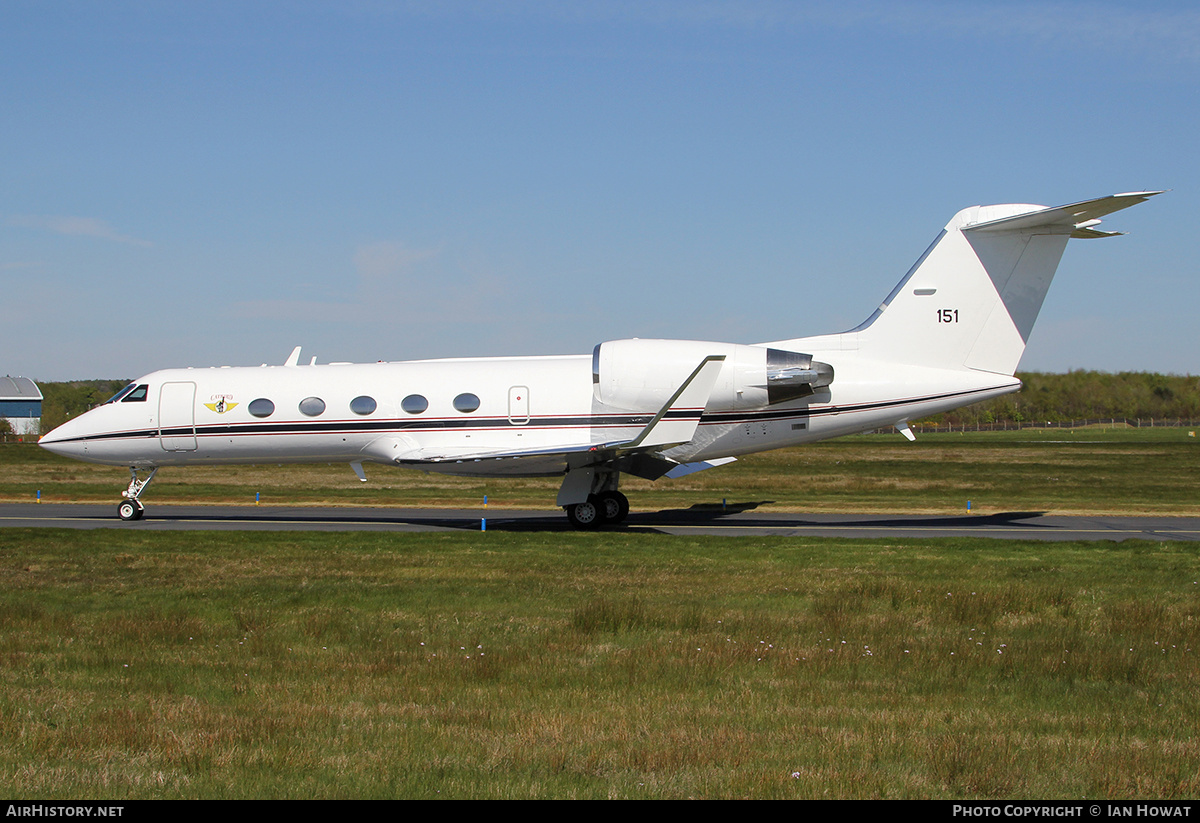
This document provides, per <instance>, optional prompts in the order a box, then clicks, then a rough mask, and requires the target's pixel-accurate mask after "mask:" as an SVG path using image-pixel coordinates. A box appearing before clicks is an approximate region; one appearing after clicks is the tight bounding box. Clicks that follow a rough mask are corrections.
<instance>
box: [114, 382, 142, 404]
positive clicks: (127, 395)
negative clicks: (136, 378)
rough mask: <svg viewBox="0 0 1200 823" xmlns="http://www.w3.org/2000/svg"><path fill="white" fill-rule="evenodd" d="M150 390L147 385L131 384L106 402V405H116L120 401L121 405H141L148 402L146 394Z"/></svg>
mask: <svg viewBox="0 0 1200 823" xmlns="http://www.w3.org/2000/svg"><path fill="white" fill-rule="evenodd" d="M149 390H150V387H149V386H148V385H147V384H145V383H143V384H141V385H140V386H139V385H138V384H137V383H130V384H129V385H128V386H126V387H125V388H123V389H121V390H120V391H119V392H117V393H116V394H114V395H113V396H112V397H110V398H109V399H108V400H105V401H104V405H105V406H107V405H108V404H109V403H116V402H118V401H120V402H121V403H141V402H144V401H145V400H146V394H147V393H148V392H149Z"/></svg>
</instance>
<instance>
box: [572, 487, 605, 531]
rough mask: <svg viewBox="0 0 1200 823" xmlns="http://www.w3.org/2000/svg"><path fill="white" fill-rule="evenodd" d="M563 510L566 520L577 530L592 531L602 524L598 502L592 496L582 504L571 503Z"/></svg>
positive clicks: (602, 518) (601, 513) (601, 512)
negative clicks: (565, 512) (565, 513)
mask: <svg viewBox="0 0 1200 823" xmlns="http://www.w3.org/2000/svg"><path fill="white" fill-rule="evenodd" d="M563 508H565V509H566V510H567V519H568V520H570V521H571V525H572V526H574V527H575V528H577V529H594V528H596V527H597V526H599V525H600V524H601V523H603V522H604V514H603V510H602V509H601V507H600V501H599V499H597V497H596V495H594V494H593V495H591V496H590V497H588V499H587V500H585V501H584V502H582V503H572V504H571V505H570V506H564V507H563Z"/></svg>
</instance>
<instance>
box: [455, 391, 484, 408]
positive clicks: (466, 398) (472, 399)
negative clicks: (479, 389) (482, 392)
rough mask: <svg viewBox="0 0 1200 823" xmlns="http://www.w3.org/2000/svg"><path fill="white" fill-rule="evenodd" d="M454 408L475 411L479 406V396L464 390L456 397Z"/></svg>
mask: <svg viewBox="0 0 1200 823" xmlns="http://www.w3.org/2000/svg"><path fill="white" fill-rule="evenodd" d="M454 408H456V409H458V410H459V411H460V412H473V411H475V410H476V409H477V408H479V398H478V397H476V396H475V395H473V394H471V393H470V392H464V393H463V394H460V395H459V396H458V397H456V398H454Z"/></svg>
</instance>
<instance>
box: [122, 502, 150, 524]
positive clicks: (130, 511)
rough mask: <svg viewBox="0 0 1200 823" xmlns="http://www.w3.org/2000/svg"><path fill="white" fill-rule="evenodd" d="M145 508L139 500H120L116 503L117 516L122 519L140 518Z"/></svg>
mask: <svg viewBox="0 0 1200 823" xmlns="http://www.w3.org/2000/svg"><path fill="white" fill-rule="evenodd" d="M145 513H146V508H145V507H144V506H143V505H142V503H141V501H140V500H122V501H121V502H120V503H118V504H117V516H118V517H120V518H121V519H122V520H141V519H142V515H143V514H145Z"/></svg>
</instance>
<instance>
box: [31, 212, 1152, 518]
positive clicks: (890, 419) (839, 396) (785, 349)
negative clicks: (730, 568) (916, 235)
mask: <svg viewBox="0 0 1200 823" xmlns="http://www.w3.org/2000/svg"><path fill="white" fill-rule="evenodd" d="M1160 193H1161V192H1132V193H1127V194H1116V195H1112V196H1110V197H1102V198H1099V199H1096V200H1087V201H1084V202H1082V203H1075V204H1072V205H1068V206H1060V207H1058V208H1047V207H1045V206H1030V205H998V206H974V207H971V208H968V209H964V210H963V211H960V212H959V213H958V214H956V215H955V216H954V219H952V220H951V221H950V222H949V223H948V224H947V225H946V228H945V229H944V230H943V231H942V232H941V234H939V235H938V237H937V238H936V239H935V240H934V241H933V244H932V245H931V246H930V247H929V249H928V250H927V251H926V252H925V253H924V254H923V255H921V257H920V259H919V260H917V262H916V264H915V265H914V266H913V267H912V268H911V269H910V270H909V272H908V273H907V274H905V275H904V277H903V278H902V279H901V280H900V283H899V284H898V285H897V286H896V288H894V289H893V290H892V293H891V294H889V295H888V296H887V298H886V299H884V301H883V302H882V303H881V304H880V305H879V308H877V309H875V311H874V313H873V314H871V316H870V317H868V318H867V319H866V321H864V322H863V323H862V324H861V325H859V326H857V327H855V328H853V329H850V330H849V331H846V332H842V333H841V334H829V335H822V336H818V337H802V338H797V339H794V340H780V341H776V342H770V343H759V344H756V345H740V344H735V343H710V342H702V341H693V340H638V339H634V340H613V341H609V342H606V343H601V344H600V345H598V346H596V348H595V349H594V350H593V351H592V353H591V355H590V356H588V355H579V356H554V357H487V358H462V359H448V360H418V361H408V362H395V363H371V364H351V363H330V364H328V365H320V366H319V365H317V364H316V358H313V359H312V362H310V363H309V364H308V365H302V364H301V363H300V349H299V347H297V348H296V349H295V350H294V351H293V352H292V354H291V356H290V357H288V359H287V361H286V362H285V363H284V364H283V365H281V366H267V365H264V366H261V367H257V368H255V367H240V368H231V367H221V368H204V369H169V370H165V371H156V372H154V373H152V374H148V375H146V376H145V377H142V378H140V379H138V380H136V381H134V382H133V383H131V384H129V385H128V386H126V387H125V388H124V389H122V390H121V391H120V392H119V393H118V394H117V395H116V396H114V397H113V398H112V399H111V400H109V401H108V402H107V403H105V404H104V405H102V406H98V407H97V408H94V409H92V410H91V411H88V412H86V413H85V414H82V415H80V416H79V417H77V418H75V419H74V420H70V421H68V422H67V423H64V424H63V425H61V426H59V427H58V428H56V429H54V430H53V431H51V432H50V433H49V434H47V435H45V436H44V437H43V438H42V439H41V441H40V442H41V445H42V446H44V447H45V448H47V449H49V450H50V451H52V452H56V453H58V454H64V455H68V456H70V457H75V458H78V459H80V460H87V461H91V462H94V463H107V464H112V465H121V466H128V467H129V473H130V482H129V487H128V488H127V489H126V490H125V491H124V492H123V497H124V499H123V500H122V502H121V503H120V505H119V507H118V513H119V515H120V517H121V518H122V519H124V520H138V519H140V518H141V517H142V515H143V512H144V509H143V505H142V501H141V495H142V493H143V492H144V491H145V489H146V486H147V485H148V484H149V483H150V481H151V480H152V479H153V478H154V476H155V474H156V473H157V472H158V470H159V469H160V468H161V467H163V466H188V465H198V464H209V465H220V464H239V463H284V462H322V463H324V462H333V461H344V462H348V463H349V464H350V465H351V467H352V468H353V469H354V471H355V473H356V474H357V475H358V477H359V479H361V480H365V479H366V477H365V474H364V472H363V468H362V464H363V463H368V462H369V463H383V464H388V465H394V466H401V467H407V468H416V469H421V470H423V471H431V472H444V473H446V474H458V475H474V476H482V475H489V476H509V477H550V476H556V477H561V478H562V487H561V489H560V490H559V493H558V505H559V506H561V507H563V508H564V509H565V510H566V513H567V516H568V518H569V519H570V521H571V523H572V524H574V525H575V526H577V527H580V528H590V527H596V526H600V525H603V524H613V523H619V522H621V521H622V520H623V519H624V518H625V516H626V515H627V514H628V512H629V501H628V499H627V498H626V497H625V495H623V494H622V493H621V492H620V491H619V489H618V486H619V483H620V477H621V474H622V473H627V474H631V475H634V476H635V477H642V478H646V479H649V480H657V479H659V478H662V477H668V478H672V477H679V476H682V475H685V474H688V473H691V472H694V471H699V470H701V469H707V468H711V467H713V466H718V465H721V464H722V463H728V462H730V461H732V460H734V459H735V458H736V457H737V456H738V455H743V454H750V453H753V452H760V451H765V450H767V449H776V448H780V447H781V446H792V445H796V444H800V443H809V442H813V441H816V440H824V439H827V438H831V437H838V436H840V435H844V434H852V433H855V432H863V431H868V430H871V429H878V428H881V427H895V428H896V429H897V430H898V431H899V432H900V433H901V434H903V435H904V436H905V437H907V438H908V439H909V440H912V439H913V433H912V431H911V430H910V429H909V425H908V424H909V421H910V420H914V419H918V418H922V417H927V416H929V415H932V414H937V413H939V412H944V411H947V410H950V409H954V408H957V407H959V406H965V405H968V404H971V403H978V402H980V401H982V400H988V399H990V398H993V397H998V396H1000V395H1003V394H1007V393H1009V392H1015V391H1017V390H1018V389H1019V388H1020V387H1021V382H1020V381H1019V380H1017V379H1016V378H1014V377H1013V374H1014V373H1015V371H1016V368H1017V363H1018V362H1019V360H1020V358H1021V354H1022V352H1023V351H1024V349H1025V342H1026V340H1028V339H1029V333H1030V330H1031V329H1032V328H1033V323H1034V320H1036V319H1037V315H1038V311H1039V310H1040V309H1041V306H1042V300H1043V298H1044V297H1045V295H1046V290H1047V289H1048V288H1049V286H1050V280H1051V278H1052V277H1053V276H1054V272H1055V269H1056V268H1057V267H1058V262H1059V259H1060V258H1061V256H1062V253H1063V250H1064V249H1065V248H1066V245H1067V240H1068V239H1070V238H1072V237H1077V238H1097V237H1111V236H1113V235H1114V234H1118V233H1119V232H1103V231H1099V230H1097V229H1096V228H1095V226H1096V224H1098V223H1099V222H1100V220H1099V218H1101V217H1103V216H1105V215H1107V214H1110V213H1112V212H1115V211H1118V210H1120V209H1124V208H1127V207H1129V206H1132V205H1135V204H1137V203H1141V202H1143V201H1145V200H1146V199H1147V198H1149V197H1151V196H1153V195H1155V194H1160ZM143 475H145V476H144V477H143Z"/></svg>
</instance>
